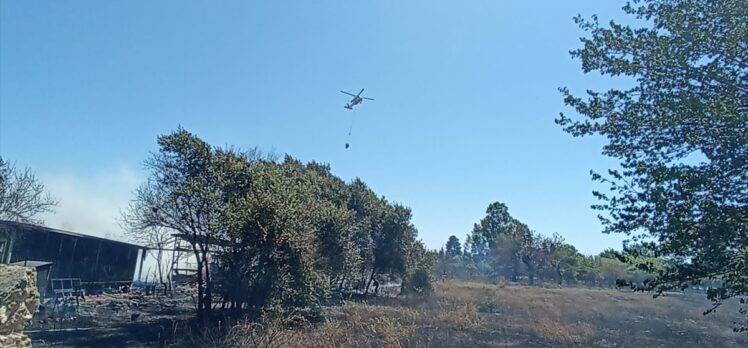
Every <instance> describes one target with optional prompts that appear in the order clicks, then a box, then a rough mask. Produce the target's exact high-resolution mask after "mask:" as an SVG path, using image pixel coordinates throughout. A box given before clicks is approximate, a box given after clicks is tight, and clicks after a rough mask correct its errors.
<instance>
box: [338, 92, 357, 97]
mask: <svg viewBox="0 0 748 348" xmlns="http://www.w3.org/2000/svg"><path fill="white" fill-rule="evenodd" d="M340 93H343V94H347V95H349V96H351V97H355V96H356V95H355V94H353V93H348V92H346V91H340Z"/></svg>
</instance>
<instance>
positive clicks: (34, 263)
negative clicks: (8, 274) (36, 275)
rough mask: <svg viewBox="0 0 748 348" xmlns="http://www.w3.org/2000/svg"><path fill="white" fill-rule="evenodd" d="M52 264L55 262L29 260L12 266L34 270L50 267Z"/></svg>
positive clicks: (14, 263)
mask: <svg viewBox="0 0 748 348" xmlns="http://www.w3.org/2000/svg"><path fill="white" fill-rule="evenodd" d="M51 264H53V262H46V261H31V260H28V261H18V262H13V263H11V265H13V266H24V267H34V268H39V267H44V266H49V265H51Z"/></svg>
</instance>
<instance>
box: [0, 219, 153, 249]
mask: <svg viewBox="0 0 748 348" xmlns="http://www.w3.org/2000/svg"><path fill="white" fill-rule="evenodd" d="M1 226H8V227H12V228H15V229H17V230H22V231H26V232H34V231H40V230H41V231H44V232H49V233H57V234H64V235H68V236H71V237H76V238H85V239H95V240H100V241H104V242H107V243H119V244H125V245H128V246H131V247H134V248H139V249H142V248H144V247H143V246H141V245H137V244H133V243H127V242H122V241H118V240H114V239H107V238H102V237H97V236H91V235H87V234H82V233H77V232H70V231H65V230H59V229H56V228H51V227H46V226H41V225H34V224H27V223H24V222H15V221H6V220H0V227H1Z"/></svg>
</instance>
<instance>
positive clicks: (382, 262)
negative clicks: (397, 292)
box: [123, 129, 433, 317]
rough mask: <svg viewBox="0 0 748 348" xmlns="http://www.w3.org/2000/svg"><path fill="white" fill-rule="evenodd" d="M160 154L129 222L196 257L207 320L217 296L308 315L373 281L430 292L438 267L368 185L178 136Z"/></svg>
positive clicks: (401, 216)
mask: <svg viewBox="0 0 748 348" xmlns="http://www.w3.org/2000/svg"><path fill="white" fill-rule="evenodd" d="M158 142H159V145H160V150H159V152H158V153H155V154H153V155H152V156H151V158H150V159H149V160H148V161H147V162H146V164H147V167H148V168H149V169H150V170H151V176H150V178H149V179H148V181H147V182H146V183H145V184H143V186H142V187H141V188H140V189H139V190H138V191H137V193H136V198H135V200H134V201H133V202H132V204H131V206H130V208H129V209H128V211H127V212H125V213H124V214H123V217H124V221H125V222H126V225H128V226H129V227H130V228H131V230H135V231H141V232H142V231H150V230H153V229H156V228H159V229H167V230H170V231H173V233H174V236H175V237H176V238H179V239H181V240H183V241H185V242H187V243H188V244H189V245H190V246H191V248H192V250H193V254H194V257H195V259H196V260H197V261H198V262H197V263H198V272H197V278H198V297H199V299H200V301H198V303H199V306H198V313H199V314H200V315H201V316H202V317H206V316H207V315H206V314H207V313H206V312H209V311H210V309H211V308H212V307H213V304H214V299H213V298H212V297H213V296H214V294H218V295H219V297H220V298H221V300H222V301H221V302H222V304H223V306H227V305H228V306H229V307H230V308H234V309H236V310H241V309H242V308H257V309H264V310H282V311H283V310H291V309H293V308H306V309H310V310H312V311H314V310H316V309H318V308H319V306H320V305H321V304H322V303H324V301H326V300H327V299H329V298H330V296H331V295H332V293H333V292H336V291H337V292H351V291H359V292H362V293H364V294H366V293H368V292H369V289H370V287H371V285H372V283H373V284H374V289H375V291H376V290H377V288H378V280H377V279H379V277H380V276H386V277H388V279H391V278H396V279H400V280H402V281H403V283H406V282H410V283H412V284H413V286H414V287H417V288H419V289H421V291H426V290H425V289H426V288H427V287H428V286H427V285H426V284H424V281H427V280H428V279H429V278H424V277H423V274H424V273H423V271H425V272H426V273H425V274H430V273H431V267H433V260H432V258H431V257H430V256H429V255H428V252H427V251H426V250H425V248H424V247H423V245H422V244H421V243H420V242H419V241H417V239H416V238H417V230H416V229H415V227H414V226H413V224H412V223H411V221H410V220H411V212H410V209H409V208H407V207H404V206H402V205H399V204H394V203H391V202H389V201H387V200H386V199H385V198H384V197H379V196H377V195H376V194H375V193H374V192H373V191H372V190H371V189H369V188H368V187H367V186H366V184H365V183H363V181H361V180H359V179H356V180H354V181H352V182H351V183H345V182H344V181H343V180H341V179H340V178H338V177H336V176H335V175H333V174H332V173H331V171H330V168H329V166H327V165H324V164H320V163H316V162H310V163H307V164H304V163H302V162H300V161H298V160H297V159H294V158H292V157H290V156H286V157H285V158H284V159H283V160H281V161H278V160H276V159H275V158H272V157H269V156H264V155H262V154H261V153H260V152H259V151H256V150H253V151H246V152H244V151H240V150H236V149H231V148H230V149H224V148H218V147H214V146H211V145H209V144H207V143H205V142H204V141H202V140H200V139H199V138H198V137H196V136H195V135H193V134H191V133H189V132H187V131H186V130H184V129H179V130H177V131H176V132H174V133H172V134H169V135H165V136H161V137H159V140H158ZM420 268H423V269H422V270H421V272H417V271H418V269H420Z"/></svg>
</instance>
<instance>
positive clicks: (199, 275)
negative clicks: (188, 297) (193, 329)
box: [190, 243, 205, 325]
mask: <svg viewBox="0 0 748 348" xmlns="http://www.w3.org/2000/svg"><path fill="white" fill-rule="evenodd" d="M190 245H191V246H192V251H193V252H194V253H195V261H196V266H197V275H196V276H197V303H196V305H197V321H198V322H199V323H200V324H201V325H203V324H204V323H205V322H204V320H205V313H204V310H203V304H204V302H203V270H202V268H203V263H202V258H201V257H200V252H199V251H198V250H197V244H195V243H190Z"/></svg>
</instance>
